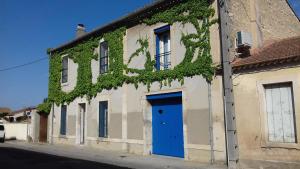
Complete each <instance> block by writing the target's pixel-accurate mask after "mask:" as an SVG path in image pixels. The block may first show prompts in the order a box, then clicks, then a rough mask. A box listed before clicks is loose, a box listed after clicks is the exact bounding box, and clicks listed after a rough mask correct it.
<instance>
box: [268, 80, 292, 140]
mask: <svg viewBox="0 0 300 169" xmlns="http://www.w3.org/2000/svg"><path fill="white" fill-rule="evenodd" d="M264 87H265V95H266V111H267V123H268V140H269V141H271V142H281V143H295V142H296V135H295V114H294V100H293V88H292V83H279V84H269V85H265V86H264Z"/></svg>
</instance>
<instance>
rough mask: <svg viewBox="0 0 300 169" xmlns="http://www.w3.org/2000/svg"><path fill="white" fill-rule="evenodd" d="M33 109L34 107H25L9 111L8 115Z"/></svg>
mask: <svg viewBox="0 0 300 169" xmlns="http://www.w3.org/2000/svg"><path fill="white" fill-rule="evenodd" d="M34 109H36V107H26V108H23V109H19V110H16V111H13V112H11V113H9V115H10V116H13V115H15V114H18V113H23V112H26V111H31V110H34Z"/></svg>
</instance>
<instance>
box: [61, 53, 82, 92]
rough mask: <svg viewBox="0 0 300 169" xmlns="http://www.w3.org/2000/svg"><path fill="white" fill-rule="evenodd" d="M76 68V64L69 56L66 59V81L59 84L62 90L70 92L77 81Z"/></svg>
mask: <svg viewBox="0 0 300 169" xmlns="http://www.w3.org/2000/svg"><path fill="white" fill-rule="evenodd" d="M64 56H68V55H63V56H61V57H64ZM77 68H78V64H77V63H75V62H74V61H73V60H72V59H70V58H69V59H68V81H67V82H66V83H62V84H61V90H62V91H64V92H70V91H72V90H73V89H74V88H75V86H76V82H77Z"/></svg>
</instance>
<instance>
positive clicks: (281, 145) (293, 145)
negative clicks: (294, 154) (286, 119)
mask: <svg viewBox="0 0 300 169" xmlns="http://www.w3.org/2000/svg"><path fill="white" fill-rule="evenodd" d="M261 148H266V149H269V148H283V149H296V150H300V145H299V144H297V143H276V142H267V143H266V144H264V145H262V146H261Z"/></svg>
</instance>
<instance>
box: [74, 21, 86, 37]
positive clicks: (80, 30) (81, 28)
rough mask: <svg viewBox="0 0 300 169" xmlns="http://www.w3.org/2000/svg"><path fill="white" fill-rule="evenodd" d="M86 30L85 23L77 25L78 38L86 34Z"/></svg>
mask: <svg viewBox="0 0 300 169" xmlns="http://www.w3.org/2000/svg"><path fill="white" fill-rule="evenodd" d="M85 33H86V32H85V27H84V25H83V24H81V23H80V24H78V25H77V29H76V38H78V37H80V36H82V35H84V34H85Z"/></svg>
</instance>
